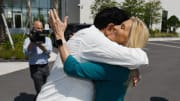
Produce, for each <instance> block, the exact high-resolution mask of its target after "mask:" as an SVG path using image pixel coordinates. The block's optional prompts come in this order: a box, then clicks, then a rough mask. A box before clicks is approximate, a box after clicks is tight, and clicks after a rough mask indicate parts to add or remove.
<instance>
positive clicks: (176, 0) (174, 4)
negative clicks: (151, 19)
mask: <svg viewBox="0 0 180 101" xmlns="http://www.w3.org/2000/svg"><path fill="white" fill-rule="evenodd" d="M161 3H162V7H163V8H164V9H165V10H167V11H168V17H170V16H172V15H175V16H177V17H178V18H179V19H180V0H161Z"/></svg>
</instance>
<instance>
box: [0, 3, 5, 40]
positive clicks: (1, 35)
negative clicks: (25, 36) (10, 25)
mask: <svg viewBox="0 0 180 101" xmlns="http://www.w3.org/2000/svg"><path fill="white" fill-rule="evenodd" d="M3 12H4V10H3V0H0V42H1V41H3V40H5V27H4V23H3V18H2V16H1V15H2V14H3Z"/></svg>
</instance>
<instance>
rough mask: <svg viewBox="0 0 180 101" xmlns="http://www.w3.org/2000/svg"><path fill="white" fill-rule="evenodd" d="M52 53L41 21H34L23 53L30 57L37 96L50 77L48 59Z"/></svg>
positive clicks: (50, 44)
mask: <svg viewBox="0 0 180 101" xmlns="http://www.w3.org/2000/svg"><path fill="white" fill-rule="evenodd" d="M51 51H52V42H51V39H50V38H48V37H46V35H45V34H44V33H43V25H42V22H40V21H34V23H33V29H32V30H31V33H30V34H29V37H27V38H26V39H25V41H24V45H23V52H24V54H25V55H26V56H27V57H28V62H29V67H30V74H31V78H32V79H33V82H34V86H35V90H36V95H37V94H38V93H39V92H40V90H41V87H42V85H43V84H44V83H45V82H46V79H47V77H48V75H49V66H48V58H49V55H50V53H51Z"/></svg>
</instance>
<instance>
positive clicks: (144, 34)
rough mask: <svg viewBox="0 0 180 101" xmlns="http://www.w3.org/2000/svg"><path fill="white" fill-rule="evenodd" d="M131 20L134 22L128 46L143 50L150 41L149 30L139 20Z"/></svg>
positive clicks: (135, 18)
mask: <svg viewBox="0 0 180 101" xmlns="http://www.w3.org/2000/svg"><path fill="white" fill-rule="evenodd" d="M130 20H132V26H131V29H130V33H129V39H128V41H127V43H126V46H127V47H131V48H143V47H144V46H145V45H146V43H147V41H148V38H149V30H148V28H147V26H146V24H145V23H144V22H143V21H142V20H140V19H139V18H137V17H131V18H130Z"/></svg>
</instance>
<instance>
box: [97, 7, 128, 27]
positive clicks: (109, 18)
mask: <svg viewBox="0 0 180 101" xmlns="http://www.w3.org/2000/svg"><path fill="white" fill-rule="evenodd" d="M127 19H129V16H128V14H127V13H126V12H125V11H124V10H122V9H119V8H117V7H111V8H106V9H104V10H102V11H101V12H99V13H98V14H97V15H96V16H95V19H94V25H95V26H96V27H97V28H98V29H103V28H105V27H106V26H107V25H108V24H110V23H113V24H115V25H119V24H121V23H122V22H123V21H125V20H127Z"/></svg>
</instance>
